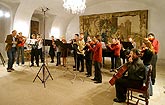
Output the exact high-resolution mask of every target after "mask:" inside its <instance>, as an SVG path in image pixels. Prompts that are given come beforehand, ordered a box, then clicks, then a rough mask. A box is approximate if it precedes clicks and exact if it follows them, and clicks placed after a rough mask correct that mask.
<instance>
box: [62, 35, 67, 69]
mask: <svg viewBox="0 0 165 105" xmlns="http://www.w3.org/2000/svg"><path fill="white" fill-rule="evenodd" d="M61 41H62V42H63V44H65V43H67V41H66V40H65V39H64V38H62V40H61ZM67 55H68V50H67V48H66V47H65V46H63V47H62V48H61V57H62V58H63V59H62V62H63V66H64V67H65V66H66V57H67Z"/></svg>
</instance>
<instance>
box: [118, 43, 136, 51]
mask: <svg viewBox="0 0 165 105" xmlns="http://www.w3.org/2000/svg"><path fill="white" fill-rule="evenodd" d="M121 44H122V45H123V47H124V49H129V50H131V49H132V48H134V47H133V45H132V43H131V42H121Z"/></svg>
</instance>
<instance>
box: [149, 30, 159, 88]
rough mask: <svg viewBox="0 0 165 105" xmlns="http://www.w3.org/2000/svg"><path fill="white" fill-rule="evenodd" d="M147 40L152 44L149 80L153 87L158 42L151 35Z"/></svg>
mask: <svg viewBox="0 0 165 105" xmlns="http://www.w3.org/2000/svg"><path fill="white" fill-rule="evenodd" d="M148 40H149V41H150V42H151V43H152V46H153V47H154V52H155V54H154V55H153V56H152V60H151V65H152V72H151V80H152V85H154V84H155V78H156V63H157V59H158V57H157V54H158V52H159V41H158V40H157V39H156V38H155V35H154V34H153V33H149V34H148Z"/></svg>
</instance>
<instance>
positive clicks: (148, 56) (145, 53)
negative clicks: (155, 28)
mask: <svg viewBox="0 0 165 105" xmlns="http://www.w3.org/2000/svg"><path fill="white" fill-rule="evenodd" d="M153 54H154V48H153V46H152V44H151V42H150V41H149V40H148V39H144V41H143V45H142V51H141V59H142V60H143V64H144V65H145V67H146V77H147V74H148V71H149V66H150V65H151V61H152V57H153ZM149 95H150V96H152V95H153V89H152V81H151V78H150V83H149Z"/></svg>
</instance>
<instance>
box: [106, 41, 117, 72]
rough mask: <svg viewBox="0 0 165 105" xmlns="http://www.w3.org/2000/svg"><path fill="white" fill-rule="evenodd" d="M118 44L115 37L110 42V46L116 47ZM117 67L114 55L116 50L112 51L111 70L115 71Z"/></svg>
mask: <svg viewBox="0 0 165 105" xmlns="http://www.w3.org/2000/svg"><path fill="white" fill-rule="evenodd" d="M115 45H116V39H115V38H112V43H109V44H108V47H109V48H110V47H111V48H112V49H113V48H114V47H115ZM111 51H112V50H111ZM114 69H115V56H114V50H113V51H112V54H111V70H110V72H112V71H114Z"/></svg>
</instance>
